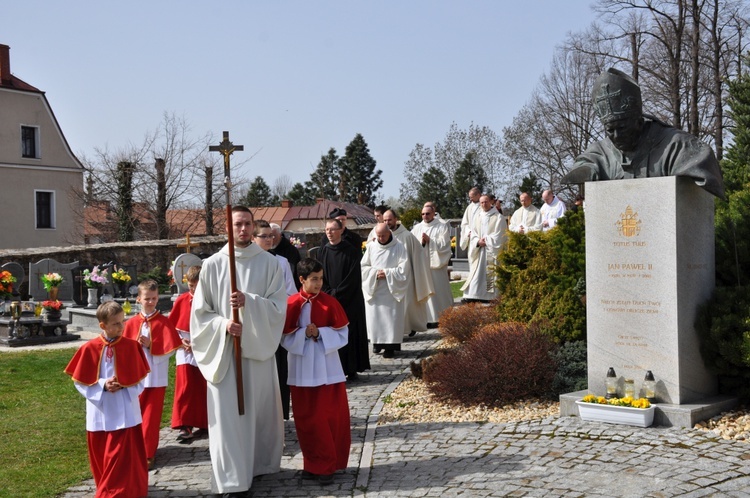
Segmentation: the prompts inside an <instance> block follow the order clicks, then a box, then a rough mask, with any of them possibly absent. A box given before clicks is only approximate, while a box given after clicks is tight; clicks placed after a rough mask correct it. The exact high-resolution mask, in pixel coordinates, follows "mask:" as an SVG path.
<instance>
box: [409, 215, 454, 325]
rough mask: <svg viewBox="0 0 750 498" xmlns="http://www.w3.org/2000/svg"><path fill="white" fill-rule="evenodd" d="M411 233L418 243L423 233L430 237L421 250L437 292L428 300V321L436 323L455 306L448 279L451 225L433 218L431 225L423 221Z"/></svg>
mask: <svg viewBox="0 0 750 498" xmlns="http://www.w3.org/2000/svg"><path fill="white" fill-rule="evenodd" d="M411 233H412V234H413V235H414V236H415V237H416V238H417V241H421V240H422V234H423V233H426V234H427V236H428V237H430V241H429V242H428V243H427V244H426V245H425V246H424V247H421V249H420V250H421V251H422V252H423V253H424V255H425V259H427V261H428V262H429V265H430V275H431V276H432V287H433V289H434V291H435V292H434V294H432V295H431V296H430V297H429V298H428V299H427V321H428V322H430V323H436V322H438V321H439V319H440V313H442V312H443V311H444V310H445V309H447V308H450V307H451V306H453V293H452V292H451V285H450V280H449V278H448V264H449V263H450V260H451V236H450V225H448V224H447V223H444V222H442V221H441V220H439V219H437V218H433V220H432V221H431V222H430V223H427V222H425V221H424V220H422V222H421V223H418V224H417V225H415V226H414V228H412V229H411Z"/></svg>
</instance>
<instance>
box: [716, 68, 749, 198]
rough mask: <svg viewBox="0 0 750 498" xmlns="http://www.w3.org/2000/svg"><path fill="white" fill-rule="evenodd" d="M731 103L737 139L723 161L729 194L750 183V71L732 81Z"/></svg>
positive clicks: (730, 90)
mask: <svg viewBox="0 0 750 498" xmlns="http://www.w3.org/2000/svg"><path fill="white" fill-rule="evenodd" d="M747 65H748V66H750V63H747ZM728 104H729V107H730V111H729V116H730V118H731V119H732V121H733V122H734V126H732V127H731V128H730V130H731V132H732V134H733V135H734V140H733V144H732V146H731V147H729V148H728V149H727V150H726V154H725V155H724V159H723V160H722V162H721V172H722V174H723V176H724V188H725V190H726V193H727V195H729V194H730V193H732V192H735V191H737V190H742V189H745V188H747V187H748V183H750V74H748V73H745V74H742V75H741V76H739V77H738V78H737V79H735V80H732V81H730V82H729V99H728Z"/></svg>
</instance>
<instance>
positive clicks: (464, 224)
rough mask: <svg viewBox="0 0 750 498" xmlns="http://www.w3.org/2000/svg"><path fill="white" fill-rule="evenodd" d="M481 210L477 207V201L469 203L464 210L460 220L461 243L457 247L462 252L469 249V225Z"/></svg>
mask: <svg viewBox="0 0 750 498" xmlns="http://www.w3.org/2000/svg"><path fill="white" fill-rule="evenodd" d="M481 211H482V208H481V206H480V205H479V201H477V202H470V203H469V205H468V206H466V209H465V210H464V216H463V218H461V241H460V243H459V247H461V249H463V250H464V251H465V250H466V249H468V247H469V236H470V233H471V225H472V223H473V221H474V216H476V215H477V213H479V212H481Z"/></svg>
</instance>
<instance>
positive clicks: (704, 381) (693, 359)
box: [586, 177, 716, 404]
mask: <svg viewBox="0 0 750 498" xmlns="http://www.w3.org/2000/svg"><path fill="white" fill-rule="evenodd" d="M586 235H587V237H586V280H587V281H586V293H587V296H588V297H589V299H588V300H587V302H588V306H587V321H588V326H587V329H588V364H589V371H588V378H589V390H591V391H592V392H604V376H605V374H606V372H607V369H608V368H609V367H614V369H615V371H616V372H617V374H618V375H619V376H620V377H621V378H624V377H628V378H632V379H635V380H636V389H638V388H639V387H640V383H641V382H642V380H643V378H644V376H645V374H646V371H647V370H651V371H652V372H653V373H654V376H655V377H656V379H657V386H658V387H657V397H658V398H659V399H660V400H661V401H664V402H670V403H676V404H681V403H686V402H690V401H692V400H695V399H698V398H701V397H704V396H706V395H710V394H714V393H715V389H716V384H715V379H714V378H713V376H712V375H710V374H709V373H708V372H707V370H706V369H705V367H704V365H703V361H702V358H701V357H700V352H699V349H700V348H699V343H698V338H697V334H696V332H695V330H694V326H693V324H694V321H695V316H696V311H697V308H698V306H699V305H700V304H701V303H702V302H704V301H705V300H706V299H708V297H710V295H711V291H712V290H713V286H714V248H713V243H714V242H713V241H714V238H713V198H712V197H711V195H710V194H708V193H706V192H705V191H704V190H702V189H700V187H697V186H696V185H695V184H694V183H693V182H692V181H691V180H690V179H686V178H675V177H662V178H649V179H637V180H622V181H617V182H599V183H587V184H586Z"/></svg>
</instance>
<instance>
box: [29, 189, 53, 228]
mask: <svg viewBox="0 0 750 498" xmlns="http://www.w3.org/2000/svg"><path fill="white" fill-rule="evenodd" d="M34 195H35V196H36V227H37V228H55V193H54V192H51V191H45V190H36V191H34Z"/></svg>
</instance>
